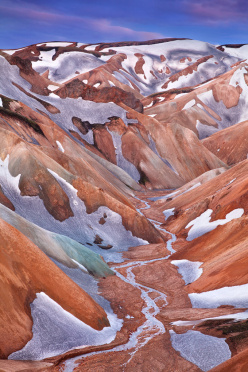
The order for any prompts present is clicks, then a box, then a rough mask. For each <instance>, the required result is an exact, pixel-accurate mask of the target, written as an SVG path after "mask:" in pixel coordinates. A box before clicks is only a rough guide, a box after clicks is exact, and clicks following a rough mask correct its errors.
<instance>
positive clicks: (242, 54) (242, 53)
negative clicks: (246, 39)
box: [224, 45, 248, 60]
mask: <svg viewBox="0 0 248 372" xmlns="http://www.w3.org/2000/svg"><path fill="white" fill-rule="evenodd" d="M224 49H225V52H226V53H228V54H230V55H231V56H234V57H238V58H240V59H241V60H243V59H247V58H248V45H243V46H242V47H240V48H228V47H224Z"/></svg>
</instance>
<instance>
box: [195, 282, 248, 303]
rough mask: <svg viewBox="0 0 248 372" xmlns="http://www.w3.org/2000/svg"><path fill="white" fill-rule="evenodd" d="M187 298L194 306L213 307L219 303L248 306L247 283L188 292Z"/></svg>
mask: <svg viewBox="0 0 248 372" xmlns="http://www.w3.org/2000/svg"><path fill="white" fill-rule="evenodd" d="M189 298H190V301H191V303H192V306H193V307H194V308H215V307H218V306H221V305H232V306H235V307H238V308H239V307H246V308H248V284H243V285H236V286H233V287H222V288H219V289H215V290H213V291H208V292H202V293H190V294H189Z"/></svg>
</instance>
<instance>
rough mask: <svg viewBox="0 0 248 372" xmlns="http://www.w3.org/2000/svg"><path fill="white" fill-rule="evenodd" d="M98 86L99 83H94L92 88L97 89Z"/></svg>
mask: <svg viewBox="0 0 248 372" xmlns="http://www.w3.org/2000/svg"><path fill="white" fill-rule="evenodd" d="M100 85H101V84H100V83H96V84H94V85H93V87H95V88H98V87H99V86H100Z"/></svg>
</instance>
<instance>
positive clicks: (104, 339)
mask: <svg viewBox="0 0 248 372" xmlns="http://www.w3.org/2000/svg"><path fill="white" fill-rule="evenodd" d="M31 314H32V318H33V328H32V332H33V338H32V339H31V340H30V341H29V342H28V343H27V344H26V345H25V346H24V348H23V349H21V350H19V351H16V352H14V353H12V354H11V355H10V356H9V359H15V360H41V359H44V358H48V357H52V356H55V355H59V354H62V353H65V352H66V351H68V350H70V349H73V348H76V347H83V346H87V345H101V344H105V343H107V344H108V343H110V342H111V341H113V340H114V338H115V336H116V332H117V331H119V330H120V329H121V326H122V320H120V319H118V318H117V316H116V315H114V314H111V313H108V314H107V315H108V319H109V322H110V325H111V326H110V327H105V328H104V329H103V330H102V331H96V330H95V329H93V328H91V327H90V326H88V325H87V324H85V323H84V322H82V321H81V320H79V319H78V318H76V317H75V316H73V315H72V314H71V313H69V312H68V311H66V310H64V309H63V308H62V307H61V306H60V305H59V304H58V303H57V302H55V301H54V300H52V299H51V298H50V297H49V296H47V295H46V294H45V293H44V292H40V293H37V295H36V299H35V300H34V301H33V303H32V304H31Z"/></svg>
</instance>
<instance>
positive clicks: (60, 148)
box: [56, 141, 65, 152]
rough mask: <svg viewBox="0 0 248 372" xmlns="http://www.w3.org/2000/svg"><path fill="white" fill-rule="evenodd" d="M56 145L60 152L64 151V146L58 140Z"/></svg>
mask: <svg viewBox="0 0 248 372" xmlns="http://www.w3.org/2000/svg"><path fill="white" fill-rule="evenodd" d="M56 143H57V145H58V148H59V150H60V151H61V152H65V150H64V147H63V146H62V145H61V143H60V142H59V141H56Z"/></svg>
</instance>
